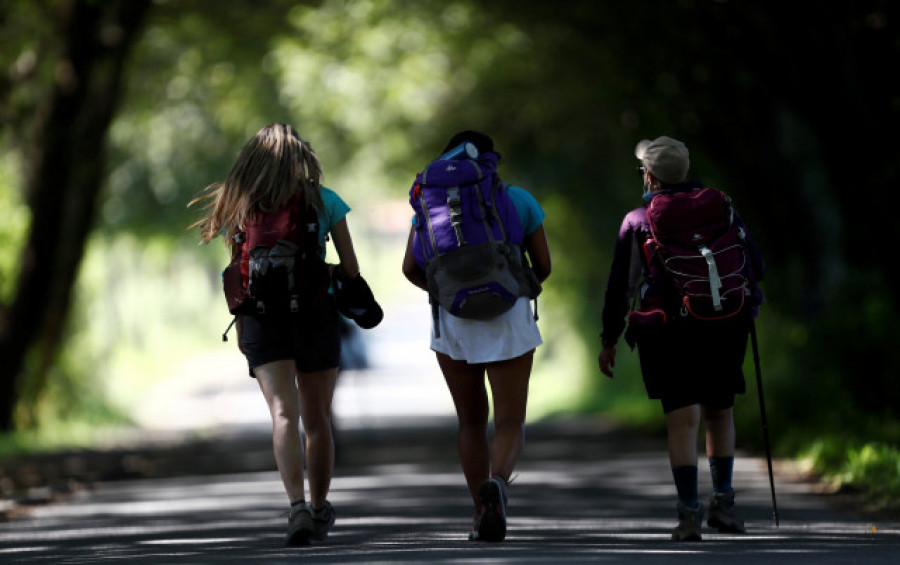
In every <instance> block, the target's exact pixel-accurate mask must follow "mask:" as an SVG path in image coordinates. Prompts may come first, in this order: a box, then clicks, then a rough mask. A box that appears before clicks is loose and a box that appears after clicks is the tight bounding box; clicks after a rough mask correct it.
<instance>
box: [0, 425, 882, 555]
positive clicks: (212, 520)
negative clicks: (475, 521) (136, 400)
mask: <svg viewBox="0 0 900 565" xmlns="http://www.w3.org/2000/svg"><path fill="white" fill-rule="evenodd" d="M417 421H418V422H419V423H418V425H414V424H413V423H412V422H413V421H412V420H406V421H404V420H398V421H395V422H394V425H393V426H383V427H377V428H357V429H352V430H344V431H342V432H341V433H340V435H339V452H338V458H339V462H338V472H337V476H336V478H335V480H334V483H333V489H332V496H331V500H332V501H333V503H334V505H335V507H336V509H337V512H338V522H337V525H336V527H335V529H334V531H333V534H332V536H331V537H330V538H329V540H328V541H327V542H326V543H325V544H322V545H318V546H313V547H308V548H284V547H282V535H283V529H284V525H285V522H286V518H285V517H284V516H283V513H284V510H285V500H284V494H283V491H282V488H281V485H280V482H279V481H278V478H277V476H276V474H275V472H274V471H273V470H272V468H273V467H272V463H271V455H270V453H269V443H268V437H267V433H266V431H265V430H264V429H263V428H260V427H254V426H248V427H245V428H241V429H238V430H232V431H231V432H230V433H229V434H227V435H225V436H222V437H212V438H207V439H206V440H203V441H201V442H199V443H195V444H193V445H192V446H189V447H188V448H184V447H181V448H178V449H176V448H175V447H170V448H168V449H164V448H158V449H156V450H155V451H151V452H145V454H144V464H145V468H147V469H156V472H155V473H149V474H150V475H155V476H156V478H145V479H137V480H119V481H109V482H103V481H101V482H98V483H95V484H93V485H92V489H91V490H89V491H86V492H84V493H82V494H75V495H72V496H70V497H69V498H67V499H65V500H62V501H60V502H57V503H53V504H47V505H40V506H36V507H34V508H32V509H30V511H29V512H28V513H26V514H25V515H23V516H20V517H18V518H15V519H12V520H11V521H8V522H6V523H0V563H54V564H57V563H116V562H128V563H297V562H308V563H425V562H429V563H430V562H440V563H462V562H466V563H510V564H512V563H515V564H520V563H526V564H528V563H559V562H564V563H608V562H624V561H626V560H633V559H640V560H641V562H646V563H670V562H671V563H678V562H684V563H698V562H702V563H721V562H724V561H725V560H730V561H732V562H735V563H766V564H771V563H786V562H790V563H816V564H822V563H824V564H828V563H835V564H837V563H841V564H844V563H897V562H900V525H898V524H897V523H884V522H872V521H870V520H867V519H865V518H863V517H859V516H856V515H854V514H852V513H849V512H846V511H838V510H836V509H835V508H834V507H833V506H832V505H830V504H829V500H828V498H827V497H824V496H822V495H818V494H815V493H814V492H812V490H811V488H810V486H809V485H804V484H800V483H789V482H786V481H783V480H782V481H779V483H778V484H777V486H778V503H779V510H780V520H781V524H780V527H778V528H775V526H774V524H773V521H772V517H771V500H770V494H769V487H768V479H767V475H766V471H765V464H764V462H763V461H761V460H759V459H752V458H747V457H741V458H739V460H738V461H737V464H736V477H735V483H736V486H737V488H738V491H739V493H738V501H739V504H740V505H741V509H742V511H743V514H744V517H745V518H746V519H747V523H748V528H749V533H748V534H747V535H740V536H739V535H723V534H718V533H714V532H712V531H709V532H704V541H703V542H701V543H689V544H676V543H673V542H671V541H669V534H670V531H671V529H672V527H673V526H674V524H675V519H674V509H673V506H674V502H673V499H672V496H673V493H672V490H673V489H672V486H671V481H670V472H669V469H668V466H667V463H666V460H665V455H664V451H663V443H662V442H661V440H660V439H652V438H645V437H639V436H634V435H629V434H625V433H623V432H621V431H617V430H615V429H612V428H610V427H608V426H606V425H604V424H603V423H602V422H598V421H589V422H584V421H582V422H578V423H568V424H565V423H564V424H555V425H550V424H545V425H535V426H531V427H530V428H529V431H528V436H529V437H528V445H527V446H526V452H525V455H524V457H523V459H522V461H521V465H520V467H519V469H518V473H519V475H518V477H517V478H516V479H515V481H514V483H513V485H512V487H511V490H510V497H511V500H510V505H509V515H510V520H509V528H510V533H509V536H508V538H507V540H506V541H505V542H504V543H502V544H483V543H471V542H468V541H466V532H467V529H468V527H469V524H470V508H469V502H468V496H467V493H466V492H465V487H464V486H463V482H462V475H461V473H460V472H459V470H458V465H457V462H456V459H455V448H454V430H453V426H452V422H448V421H447V420H446V419H440V420H436V421H432V422H430V423H428V424H427V425H425V424H423V423H422V422H421V420H417ZM188 460H190V461H191V462H192V464H191V465H190V466H184V467H179V463H182V464H184V465H186V464H187V461H188ZM184 469H199V470H202V471H203V472H202V473H200V474H193V475H192V474H186V475H185V474H183V472H184ZM216 471H219V474H213V475H210V474H207V473H210V472H216ZM222 471H227V472H222ZM705 475H706V473H702V474H701V488H702V489H703V490H708V488H709V480H708V477H707V476H705Z"/></svg>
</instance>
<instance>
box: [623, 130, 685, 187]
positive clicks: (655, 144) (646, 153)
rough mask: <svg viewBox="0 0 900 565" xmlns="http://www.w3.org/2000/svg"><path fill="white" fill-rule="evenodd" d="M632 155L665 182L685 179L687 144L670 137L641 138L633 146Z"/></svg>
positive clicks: (676, 181)
mask: <svg viewBox="0 0 900 565" xmlns="http://www.w3.org/2000/svg"><path fill="white" fill-rule="evenodd" d="M634 155H635V157H637V158H638V159H640V160H641V162H642V163H643V164H644V166H645V167H647V170H649V171H650V173H651V174H652V175H653V176H654V177H656V178H658V179H659V180H661V181H662V182H665V183H678V182H684V181H685V180H687V174H688V169H690V166H691V160H690V157H689V155H688V149H687V146H685V144H684V143H682V142H680V141H678V140H677V139H672V138H671V137H666V136H662V137H657V138H656V139H654V140H652V141H651V140H649V139H644V140H641V141H640V142H639V143H638V144H637V146H636V147H635V148H634Z"/></svg>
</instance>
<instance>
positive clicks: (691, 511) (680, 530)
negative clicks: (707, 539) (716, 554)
mask: <svg viewBox="0 0 900 565" xmlns="http://www.w3.org/2000/svg"><path fill="white" fill-rule="evenodd" d="M675 508H676V509H677V510H678V525H677V526H675V529H674V530H673V531H672V540H673V541H700V540H702V539H703V537H702V536H701V535H700V528H701V527H703V505H702V504H700V505H698V506H697V508H688V507H687V506H685V505H683V504H681V503H680V502H679V503H678V504H677V505H676V507H675Z"/></svg>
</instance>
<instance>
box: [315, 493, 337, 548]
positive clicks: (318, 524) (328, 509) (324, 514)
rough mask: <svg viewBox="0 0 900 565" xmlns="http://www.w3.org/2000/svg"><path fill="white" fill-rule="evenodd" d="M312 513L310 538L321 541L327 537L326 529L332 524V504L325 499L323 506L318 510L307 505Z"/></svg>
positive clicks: (329, 528)
mask: <svg viewBox="0 0 900 565" xmlns="http://www.w3.org/2000/svg"><path fill="white" fill-rule="evenodd" d="M309 511H310V513H311V514H312V539H314V540H315V541H322V540H324V539H325V538H327V537H328V531H329V530H331V527H332V526H334V506H332V505H331V503H330V502H328V501H327V500H326V501H325V506H323V507H322V508H319V509H318V510H313V508H312V506H310V507H309Z"/></svg>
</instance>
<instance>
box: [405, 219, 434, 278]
mask: <svg viewBox="0 0 900 565" xmlns="http://www.w3.org/2000/svg"><path fill="white" fill-rule="evenodd" d="M414 230H415V228H412V227H411V228H409V239H408V240H407V241H406V253H404V255H403V274H404V275H405V276H406V278H407V279H409V282H411V283H413V284H414V285H416V286H417V287H419V288H421V289H422V290H424V291H426V292H427V291H428V281H427V280H426V279H425V273H424V272H423V271H422V269H421V268H420V267H419V265H418V264H417V263H416V259H415V257H414V256H413V250H412V244H413V234H414V233H415V231H414Z"/></svg>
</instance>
